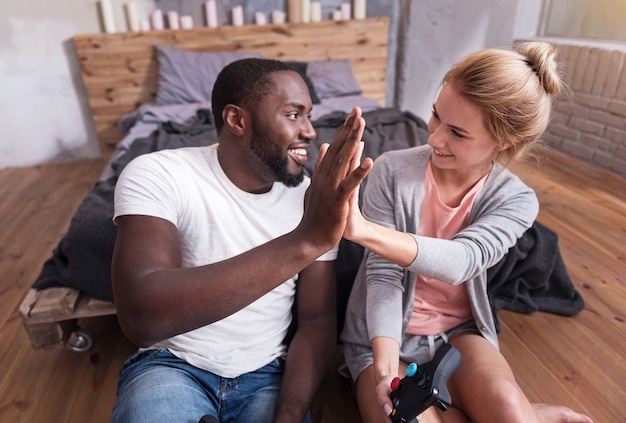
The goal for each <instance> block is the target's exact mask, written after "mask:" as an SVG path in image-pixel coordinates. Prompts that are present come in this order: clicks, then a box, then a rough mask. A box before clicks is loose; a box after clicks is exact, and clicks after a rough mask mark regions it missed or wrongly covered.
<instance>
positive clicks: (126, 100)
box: [73, 17, 389, 159]
mask: <svg viewBox="0 0 626 423" xmlns="http://www.w3.org/2000/svg"><path fill="white" fill-rule="evenodd" d="M388 38H389V19H388V18H387V17H374V18H367V19H363V20H350V21H322V22H316V23H307V24H280V25H278V24H271V25H244V26H223V27H219V28H206V27H202V28H195V29H191V30H164V31H148V32H138V33H117V34H91V35H77V36H75V37H74V38H73V41H74V46H75V48H76V54H77V56H78V60H79V63H80V70H81V76H82V81H83V84H84V87H85V90H86V94H87V98H88V102H89V107H90V109H91V114H92V117H93V121H94V124H95V129H96V133H97V136H98V139H99V142H100V148H101V150H102V155H103V157H104V158H105V159H108V158H109V157H110V155H111V153H112V151H113V149H114V148H115V145H116V144H117V143H118V142H119V141H120V139H121V138H122V134H120V133H119V132H118V131H117V122H118V120H119V118H120V117H121V116H122V115H123V114H125V113H129V112H132V111H133V110H135V109H136V108H137V107H139V106H140V105H141V104H144V103H148V102H151V101H153V100H154V99H155V97H156V92H157V83H158V64H157V60H156V55H155V52H154V48H153V46H154V45H155V44H161V45H166V46H171V47H176V48H181V49H185V50H192V51H242V52H257V53H260V54H262V55H263V57H266V58H272V59H290V60H299V61H316V60H339V59H348V60H350V61H351V63H352V70H353V72H354V74H355V77H356V79H357V81H358V82H359V84H360V85H361V87H362V88H363V94H364V95H366V96H368V97H372V98H374V99H376V100H378V101H379V102H380V103H381V104H385V91H386V73H387V44H388Z"/></svg>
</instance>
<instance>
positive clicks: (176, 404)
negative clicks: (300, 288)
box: [111, 349, 310, 423]
mask: <svg viewBox="0 0 626 423" xmlns="http://www.w3.org/2000/svg"><path fill="white" fill-rule="evenodd" d="M283 368H284V360H282V359H276V360H274V361H272V362H271V363H269V364H268V365H266V366H264V367H262V368H260V369H258V370H256V371H254V372H250V373H245V374H243V375H241V376H239V377H236V378H233V379H229V378H223V377H220V376H217V375H215V374H213V373H210V372H207V371H205V370H202V369H199V368H197V367H194V366H192V365H190V364H189V363H187V362H186V361H184V360H181V359H179V358H177V357H175V356H174V355H173V354H172V353H170V352H169V351H168V350H166V349H158V350H145V351H139V352H137V353H136V354H134V355H133V356H131V357H130V358H129V359H128V360H126V362H125V363H124V366H123V367H122V370H121V372H120V378H119V382H118V387H117V398H116V400H115V406H114V407H113V414H112V416H111V421H112V422H113V423H141V422H146V423H159V422H163V423H198V421H199V420H200V419H201V418H202V417H203V416H204V415H212V416H215V417H217V418H218V420H219V421H220V423H234V422H238V423H247V422H255V423H257V422H258V423H271V422H272V419H273V417H274V408H275V406H276V400H277V397H278V391H279V389H280V383H281V380H282V374H283ZM305 422H310V415H307V418H305Z"/></svg>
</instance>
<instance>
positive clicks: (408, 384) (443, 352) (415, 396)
mask: <svg viewBox="0 0 626 423" xmlns="http://www.w3.org/2000/svg"><path fill="white" fill-rule="evenodd" d="M460 364H461V353H460V352H459V350H457V349H456V348H454V347H453V346H452V345H450V344H443V345H442V346H441V347H439V349H438V350H437V352H436V353H435V357H434V358H433V359H432V360H431V361H429V362H427V363H424V364H423V365H421V366H418V365H417V364H415V363H411V364H410V365H409V366H408V367H407V369H406V376H405V377H404V378H402V379H400V378H398V377H396V378H394V380H393V381H392V382H391V394H390V395H389V397H390V398H391V403H392V405H393V409H392V410H391V413H390V414H389V417H391V421H392V422H393V423H398V422H410V421H412V420H413V419H415V417H417V416H418V415H420V414H421V413H423V412H424V410H426V409H427V408H428V407H430V406H431V405H435V406H437V407H438V408H439V409H441V410H442V411H446V410H447V409H448V407H449V406H450V404H451V403H452V400H451V399H450V393H449V392H448V379H449V378H450V377H451V376H452V375H453V374H454V372H456V370H457V369H458V368H459V365H460Z"/></svg>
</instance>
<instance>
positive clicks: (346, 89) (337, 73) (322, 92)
mask: <svg viewBox="0 0 626 423" xmlns="http://www.w3.org/2000/svg"><path fill="white" fill-rule="evenodd" d="M306 73H307V76H308V77H309V79H310V80H311V82H312V83H313V87H314V88H315V92H316V94H317V96H318V97H319V98H320V100H325V99H328V98H333V97H343V96H346V95H360V94H361V93H362V92H363V90H362V89H361V86H360V85H359V83H358V82H357V80H356V79H355V78H354V74H353V73H352V65H351V64H350V61H349V60H329V61H314V62H308V65H307V68H306Z"/></svg>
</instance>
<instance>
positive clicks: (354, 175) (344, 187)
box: [339, 157, 374, 198]
mask: <svg viewBox="0 0 626 423" xmlns="http://www.w3.org/2000/svg"><path fill="white" fill-rule="evenodd" d="M373 164H374V162H373V161H372V159H370V158H369V157H368V158H366V159H365V160H363V163H362V164H361V165H360V166H359V167H357V168H356V169H355V170H353V171H352V172H350V174H349V175H348V176H347V177H346V178H345V179H344V180H343V181H341V183H340V185H339V187H340V191H342V192H344V193H346V195H347V196H348V197H349V196H350V195H352V194H353V191H354V190H355V189H356V188H358V187H359V185H361V182H363V180H364V179H365V177H366V176H367V174H368V173H369V172H370V170H371V169H372V165H373ZM348 197H346V198H348Z"/></svg>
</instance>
